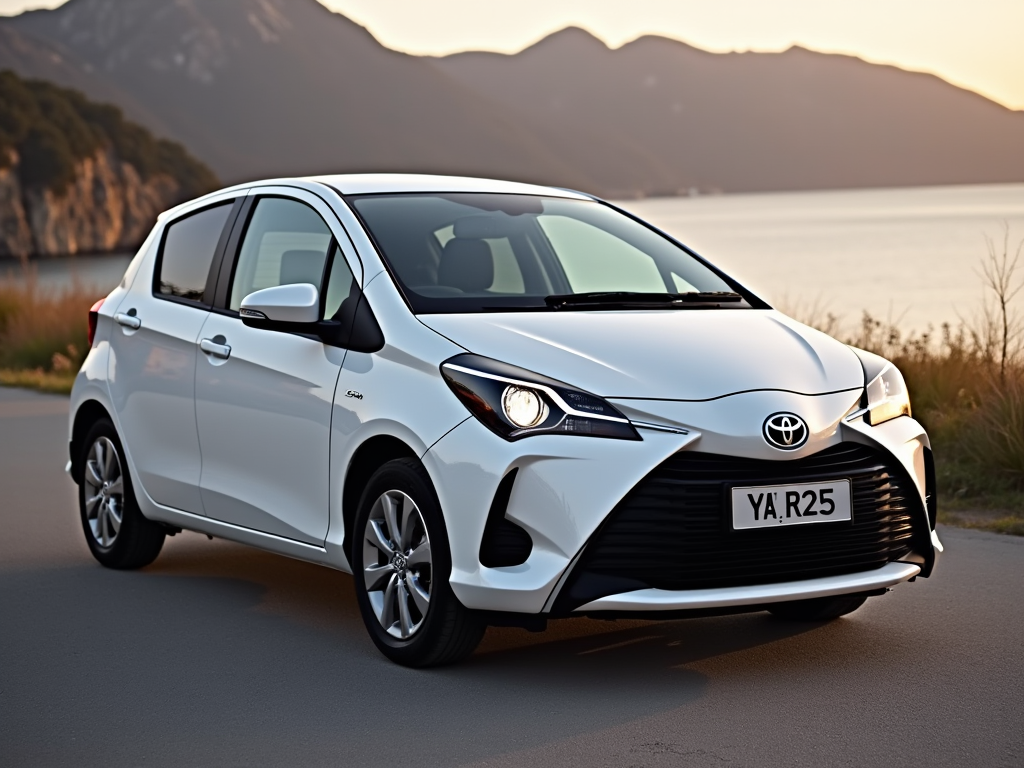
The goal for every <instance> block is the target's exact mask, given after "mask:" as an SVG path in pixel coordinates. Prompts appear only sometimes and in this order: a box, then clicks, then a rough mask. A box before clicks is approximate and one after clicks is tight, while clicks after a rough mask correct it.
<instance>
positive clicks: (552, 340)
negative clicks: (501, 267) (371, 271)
mask: <svg viewBox="0 0 1024 768" xmlns="http://www.w3.org/2000/svg"><path fill="white" fill-rule="evenodd" d="M419 319H420V321H421V322H423V323H424V324H425V325H426V326H427V327H429V328H432V329H433V330H435V331H436V332H437V333H440V334H442V335H443V336H445V337H447V338H448V339H450V340H451V341H453V342H455V343H456V344H458V345H460V346H462V347H465V348H466V349H467V350H469V351H470V352H474V353H476V354H479V355H484V356H486V357H491V358H494V359H496V360H500V361H502V362H505V363H510V364H512V365H518V366H520V367H522V368H526V369H528V370H531V371H534V372H536V373H540V374H543V375H544V376H550V377H551V378H554V379H560V380H561V381H564V382H566V383H567V384H572V385H574V386H577V387H580V388H582V389H585V390H588V391H590V392H593V393H594V394H596V395H601V396H602V397H619V398H623V397H628V398H644V399H646V398H658V399H669V400H709V399H712V398H716V397H722V396H724V395H730V394H733V393H736V392H745V391H750V390H759V389H774V390H785V391H789V392H794V393H799V394H804V395H820V394H823V393H826V392H837V391H839V390H844V389H854V388H856V387H861V386H863V385H864V373H863V370H862V368H861V364H860V361H859V360H858V359H857V356H856V355H855V354H854V353H853V352H852V350H850V348H849V347H847V346H846V345H845V344H841V343H840V342H838V341H836V340H835V339H833V338H831V337H830V336H826V335H825V334H823V333H821V332H819V331H816V330H814V329H812V328H809V327H807V326H805V325H802V324H801V323H798V322H796V321H795V320H792V319H790V318H788V317H786V316H785V315H782V314H780V313H778V312H775V311H772V310H697V309H690V310H669V311H665V310H650V311H648V310H641V311H630V312H565V311H563V312H521V313H502V314H451V315H420V316H419Z"/></svg>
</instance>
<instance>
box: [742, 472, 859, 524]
mask: <svg viewBox="0 0 1024 768" xmlns="http://www.w3.org/2000/svg"><path fill="white" fill-rule="evenodd" d="M852 519H853V511H852V504H851V502H850V481H849V480H830V481H828V482H827V483H796V484H793V485H755V486H750V487H743V488H733V489H732V527H733V530H745V529H748V528H779V527H781V526H786V525H806V524H808V523H831V522H835V521H838V520H852Z"/></svg>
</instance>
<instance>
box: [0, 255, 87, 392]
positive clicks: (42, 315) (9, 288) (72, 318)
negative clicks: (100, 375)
mask: <svg viewBox="0 0 1024 768" xmlns="http://www.w3.org/2000/svg"><path fill="white" fill-rule="evenodd" d="M101 295H102V294H101V292H100V291H98V290H96V289H95V288H92V287H91V286H85V285H82V284H81V283H78V282H77V281H76V282H74V283H72V285H71V286H69V287H67V288H62V289H57V290H44V289H42V288H40V286H39V283H38V280H37V279H36V275H35V273H34V271H33V270H32V268H31V267H29V268H27V272H26V274H25V276H24V279H23V280H13V279H10V278H0V384H4V385H7V386H26V387H32V388H34V389H41V390H44V391H47V392H69V391H70V388H71V382H72V381H73V380H74V376H75V373H77V371H78V368H79V366H81V364H82V360H83V359H84V358H85V354H86V353H87V352H88V347H89V342H88V313H89V307H91V306H92V305H93V303H95V301H96V300H97V298H99V297H100V296H101Z"/></svg>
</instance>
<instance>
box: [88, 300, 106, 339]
mask: <svg viewBox="0 0 1024 768" xmlns="http://www.w3.org/2000/svg"><path fill="white" fill-rule="evenodd" d="M103 302H104V299H100V300H99V301H97V302H96V303H95V304H93V305H92V308H91V309H90V310H89V346H90V347H91V346H92V341H93V339H95V338H96V323H98V322H99V319H100V307H102V306H103Z"/></svg>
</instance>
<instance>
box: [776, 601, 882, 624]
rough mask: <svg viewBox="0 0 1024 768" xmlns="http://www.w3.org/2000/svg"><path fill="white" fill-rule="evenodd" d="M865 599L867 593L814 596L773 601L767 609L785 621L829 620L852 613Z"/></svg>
mask: <svg viewBox="0 0 1024 768" xmlns="http://www.w3.org/2000/svg"><path fill="white" fill-rule="evenodd" d="M867 599H868V598H867V595H836V596H835V597H815V598H812V599H811V600H794V601H793V602H790V603H775V604H774V605H771V606H769V608H768V611H769V613H771V614H772V615H773V616H777V617H778V618H780V619H786V620H787V621H831V620H832V619H838V618H839V617H840V616H845V615H846V614H848V613H853V612H854V611H856V610H857V609H858V608H860V607H861V606H862V605H864V602H865V601H866V600H867Z"/></svg>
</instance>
